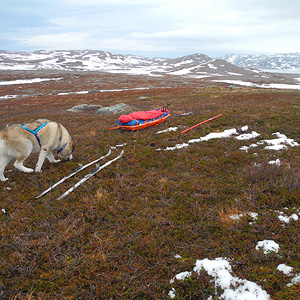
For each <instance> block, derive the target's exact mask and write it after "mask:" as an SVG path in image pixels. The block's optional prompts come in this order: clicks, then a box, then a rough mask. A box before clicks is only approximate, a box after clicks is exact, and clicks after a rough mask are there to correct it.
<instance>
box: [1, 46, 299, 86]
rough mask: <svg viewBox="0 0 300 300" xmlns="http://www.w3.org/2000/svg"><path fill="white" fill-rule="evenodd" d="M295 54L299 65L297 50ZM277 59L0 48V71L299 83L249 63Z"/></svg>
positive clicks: (294, 65) (235, 82)
mask: <svg viewBox="0 0 300 300" xmlns="http://www.w3.org/2000/svg"><path fill="white" fill-rule="evenodd" d="M298 56H299V57H298ZM298 56H297V58H298V60H299V65H300V54H298ZM293 57H294V58H293ZM293 57H292V56H290V64H289V66H290V67H296V65H297V63H298V60H297V59H295V57H296V54H295V55H294V56H293ZM277 60H278V64H277V65H276V64H275V63H273V62H269V65H267V63H265V64H263V63H262V60H261V56H254V55H253V56H244V57H243V56H226V57H224V59H213V58H210V57H208V56H207V55H204V54H192V55H188V56H183V57H179V58H175V59H170V58H147V57H142V56H136V55H122V54H113V53H110V52H106V51H98V50H62V51H44V50H39V51H35V52H31V53H28V52H10V51H1V50H0V71H1V70H2V71H6V70H52V71H55V70H57V71H98V72H99V71H100V72H109V73H124V74H131V75H149V76H162V75H177V76H188V77H193V78H197V79H201V80H206V81H211V82H212V81H214V82H224V83H225V82H227V83H232V84H242V85H247V86H251V85H250V84H254V85H257V84H271V83H272V84H273V83H276V84H288V85H295V84H296V85H297V87H298V86H299V78H296V77H295V76H294V77H292V76H291V75H290V76H287V75H284V74H282V75H279V74H276V73H266V72H263V71H261V70H257V69H253V68H252V66H256V67H262V66H263V67H265V68H267V67H270V66H273V68H275V67H276V66H278V65H279V61H280V57H279V56H278V59H277ZM266 61H267V58H266ZM272 61H273V60H272ZM274 61H275V58H274ZM282 61H283V59H282ZM292 61H293V62H294V63H293V64H292ZM242 66H243V67H242ZM285 66H287V64H286V65H285ZM250 67H251V68H250ZM298 77H299V76H298ZM252 86H253V85H252Z"/></svg>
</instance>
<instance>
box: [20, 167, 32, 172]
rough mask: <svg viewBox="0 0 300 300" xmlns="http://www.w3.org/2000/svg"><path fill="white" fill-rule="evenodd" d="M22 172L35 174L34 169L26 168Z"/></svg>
mask: <svg viewBox="0 0 300 300" xmlns="http://www.w3.org/2000/svg"><path fill="white" fill-rule="evenodd" d="M21 171H23V172H25V173H32V172H33V169H31V168H26V167H24V168H22V170H21Z"/></svg>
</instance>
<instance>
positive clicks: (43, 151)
mask: <svg viewBox="0 0 300 300" xmlns="http://www.w3.org/2000/svg"><path fill="white" fill-rule="evenodd" d="M49 152H50V150H49V149H47V148H42V149H41V151H40V154H39V159H38V162H37V164H36V167H35V172H41V170H42V166H43V163H44V161H45V158H46V157H47V156H48V155H49Z"/></svg>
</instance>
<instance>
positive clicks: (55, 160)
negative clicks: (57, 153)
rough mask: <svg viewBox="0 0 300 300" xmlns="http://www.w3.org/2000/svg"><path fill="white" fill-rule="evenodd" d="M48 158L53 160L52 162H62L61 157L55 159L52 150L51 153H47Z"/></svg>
mask: <svg viewBox="0 0 300 300" xmlns="http://www.w3.org/2000/svg"><path fill="white" fill-rule="evenodd" d="M47 158H48V160H49V161H50V162H51V163H58V162H60V159H55V158H54V155H53V152H52V151H50V152H49V154H48V155H47Z"/></svg>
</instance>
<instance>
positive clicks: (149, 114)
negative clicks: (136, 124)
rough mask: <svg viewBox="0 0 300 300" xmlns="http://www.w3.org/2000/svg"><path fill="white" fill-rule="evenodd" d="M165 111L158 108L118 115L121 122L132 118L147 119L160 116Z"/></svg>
mask: <svg viewBox="0 0 300 300" xmlns="http://www.w3.org/2000/svg"><path fill="white" fill-rule="evenodd" d="M164 113H165V112H163V111H161V110H160V109H154V110H148V111H135V112H133V113H131V114H129V115H121V116H120V117H119V121H120V122H121V123H127V122H130V121H132V120H134V119H135V120H149V119H154V118H157V117H160V116H161V115H163V114H164Z"/></svg>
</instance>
